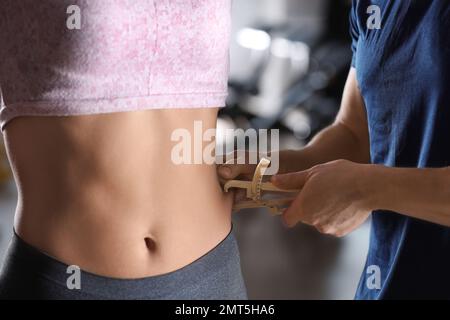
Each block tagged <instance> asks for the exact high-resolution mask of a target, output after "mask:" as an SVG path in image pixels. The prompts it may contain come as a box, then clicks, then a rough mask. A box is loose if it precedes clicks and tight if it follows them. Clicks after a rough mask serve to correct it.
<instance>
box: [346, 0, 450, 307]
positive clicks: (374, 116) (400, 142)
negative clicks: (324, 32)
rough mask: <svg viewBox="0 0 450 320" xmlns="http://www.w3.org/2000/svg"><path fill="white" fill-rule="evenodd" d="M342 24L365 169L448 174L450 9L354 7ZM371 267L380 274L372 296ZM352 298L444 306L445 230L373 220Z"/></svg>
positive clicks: (409, 4)
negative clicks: (363, 119) (364, 120)
mask: <svg viewBox="0 0 450 320" xmlns="http://www.w3.org/2000/svg"><path fill="white" fill-rule="evenodd" d="M370 5H377V6H378V7H379V8H380V13H381V14H380V18H381V24H380V27H381V28H380V29H376V28H372V27H370V28H369V27H368V24H367V21H368V19H369V18H370V17H371V15H373V14H374V11H370V13H367V9H368V7H369V6H370ZM373 17H375V18H376V16H373ZM350 18H351V19H350V22H351V35H352V40H353V43H352V49H353V61H352V65H353V67H355V68H356V73H357V79H358V82H359V87H360V90H361V94H362V96H363V98H364V102H365V105H366V110H367V117H368V123H369V134H370V152H371V160H372V162H373V163H375V164H382V165H385V166H389V167H410V168H438V167H447V166H449V165H450V1H448V0H390V1H387V0H386V1H382V0H359V1H355V0H354V1H353V5H352V11H351V15H350ZM375 22H376V21H375ZM370 23H371V26H373V23H374V20H371V21H370ZM449 214H450V209H449ZM371 266H376V267H378V268H379V270H380V274H379V275H380V278H381V279H380V280H381V288H380V289H377V288H376V287H377V286H376V281H374V278H373V276H374V275H375V276H376V274H375V273H374V269H373V267H371ZM368 282H369V285H368ZM374 284H375V286H374ZM356 298H357V299H402V298H410V299H417V298H444V299H450V228H447V227H444V226H440V225H437V224H432V223H428V222H425V221H420V220H417V219H413V218H409V217H407V216H406V215H402V214H399V213H394V212H387V211H376V212H374V213H373V214H372V229H371V235H370V247H369V253H368V257H367V262H366V266H365V270H364V271H363V274H362V277H361V281H360V283H359V286H358V290H357V293H356Z"/></svg>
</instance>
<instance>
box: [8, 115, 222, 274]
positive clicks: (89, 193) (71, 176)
mask: <svg viewBox="0 0 450 320" xmlns="http://www.w3.org/2000/svg"><path fill="white" fill-rule="evenodd" d="M180 113H182V114H180ZM195 119H201V120H202V123H203V124H204V126H205V128H208V127H214V126H215V114H214V113H211V110H186V111H176V115H175V114H174V111H172V110H159V111H153V110H152V111H147V112H134V113H122V114H111V115H102V116H88V117H80V118H77V117H70V118H54V117H52V118H20V119H16V120H14V121H13V122H11V124H10V125H9V126H7V130H6V141H7V145H8V149H9V153H10V157H11V159H12V166H13V170H14V172H15V177H16V182H17V185H18V189H19V203H18V208H17V217H16V230H17V232H18V234H19V235H20V236H21V237H22V238H23V239H24V240H25V241H27V242H28V243H30V244H32V245H33V246H35V247H37V248H38V249H40V250H42V251H44V252H47V253H48V254H50V255H52V256H54V257H56V258H57V259H58V260H60V261H63V262H64V263H67V264H74V265H78V266H80V267H81V268H82V269H84V270H86V271H89V272H93V273H96V274H101V275H105V276H111V277H119V278H136V277H145V276H152V275H157V274H162V273H167V272H171V271H174V270H177V269H179V268H181V267H183V266H184V265H187V264H189V263H190V262H192V261H194V260H195V259H197V258H198V257H199V256H201V255H202V254H204V253H205V252H208V251H209V250H211V248H213V247H214V246H215V245H217V243H218V242H219V241H220V240H221V239H223V238H224V237H225V236H226V234H227V233H228V232H229V230H230V228H231V217H230V216H231V214H230V213H231V203H230V201H229V199H227V198H225V196H224V195H223V193H222V192H221V189H220V186H219V183H218V181H217V177H216V173H215V168H214V166H213V165H207V164H200V165H190V164H182V165H179V164H176V163H174V162H173V161H172V160H171V153H172V149H173V146H174V144H175V143H174V142H173V141H171V139H170V137H171V133H172V132H173V131H174V130H176V129H178V128H184V129H185V130H187V131H188V132H190V131H191V130H193V127H192V126H193V122H194V120H195Z"/></svg>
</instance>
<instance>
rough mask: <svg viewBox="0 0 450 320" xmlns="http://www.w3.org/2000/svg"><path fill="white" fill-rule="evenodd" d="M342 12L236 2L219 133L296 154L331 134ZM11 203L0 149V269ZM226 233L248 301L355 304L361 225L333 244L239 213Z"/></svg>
mask: <svg viewBox="0 0 450 320" xmlns="http://www.w3.org/2000/svg"><path fill="white" fill-rule="evenodd" d="M349 7H350V1H349V0H315V1H310V0H234V5H233V35H232V44H231V70H230V83H229V88H230V95H229V99H228V107H227V108H225V109H223V110H222V111H221V113H220V118H219V121H218V126H219V128H243V129H248V128H255V129H272V128H277V129H280V136H281V141H280V143H281V148H294V149H297V148H301V147H302V146H304V145H305V143H307V142H308V141H309V140H310V139H311V137H312V136H313V135H314V134H315V133H316V132H317V131H319V130H320V129H321V128H323V127H324V126H326V125H328V124H330V123H331V122H332V121H333V119H334V117H335V115H336V113H337V111H338V108H339V103H340V98H341V94H342V89H343V86H344V81H345V79H346V75H347V73H348V70H349V67H350V61H351V49H350V39H349V33H348V11H349ZM219 143H226V142H220V141H219ZM16 197H17V195H16V190H15V186H14V184H13V182H12V180H11V176H10V174H9V169H8V167H7V161H6V157H5V155H4V150H3V146H2V145H1V144H0V263H1V261H2V259H3V255H4V251H5V249H6V246H7V244H8V239H9V237H10V235H11V233H12V223H13V215H14V209H15V202H16ZM323 201H327V199H323ZM234 227H235V231H236V232H237V237H238V241H239V245H240V249H241V259H242V268H243V272H244V277H245V280H246V284H247V287H248V292H249V297H250V298H252V299H352V298H353V295H354V292H355V289H356V285H357V283H358V280H359V276H360V274H361V272H362V269H363V263H364V260H365V255H366V252H367V245H368V233H369V225H368V224H366V225H364V226H363V227H362V228H360V229H359V230H357V231H356V232H354V233H353V234H351V235H350V236H348V237H346V238H343V239H335V238H332V237H329V236H323V235H320V234H319V233H317V232H316V231H315V230H313V229H312V228H310V227H307V226H303V225H301V226H298V227H296V228H294V229H292V230H288V229H286V228H284V227H283V226H282V225H281V222H280V220H279V219H278V218H274V217H272V216H271V215H270V214H269V212H268V211H266V210H246V211H242V212H240V213H238V214H236V215H235V216H234Z"/></svg>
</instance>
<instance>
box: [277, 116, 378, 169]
mask: <svg viewBox="0 0 450 320" xmlns="http://www.w3.org/2000/svg"><path fill="white" fill-rule="evenodd" d="M338 159H345V160H349V161H352V162H358V163H368V162H369V161H370V157H369V146H368V143H366V142H365V141H360V140H359V139H358V137H357V136H356V135H355V134H353V133H352V131H351V130H350V129H349V128H347V127H346V126H345V125H344V124H342V123H340V122H336V123H335V124H333V125H331V126H329V127H327V128H325V129H324V130H322V131H321V132H320V133H319V134H318V135H316V137H315V138H314V139H313V140H312V141H311V142H310V143H309V144H308V145H307V146H306V147H305V148H303V149H302V150H295V151H294V150H287V151H282V152H280V173H287V172H294V171H301V170H305V169H309V168H311V167H313V166H315V165H318V164H321V163H326V162H330V161H333V160H338Z"/></svg>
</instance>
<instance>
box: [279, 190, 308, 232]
mask: <svg viewBox="0 0 450 320" xmlns="http://www.w3.org/2000/svg"><path fill="white" fill-rule="evenodd" d="M302 216H303V209H302V205H301V199H300V196H298V197H297V198H295V200H294V201H293V202H292V204H291V205H290V206H289V208H287V209H286V210H285V211H284V212H283V215H282V219H283V223H284V225H285V226H286V227H288V228H293V227H295V226H296V225H297V224H298V223H299V222H300V221H301V219H302Z"/></svg>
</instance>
